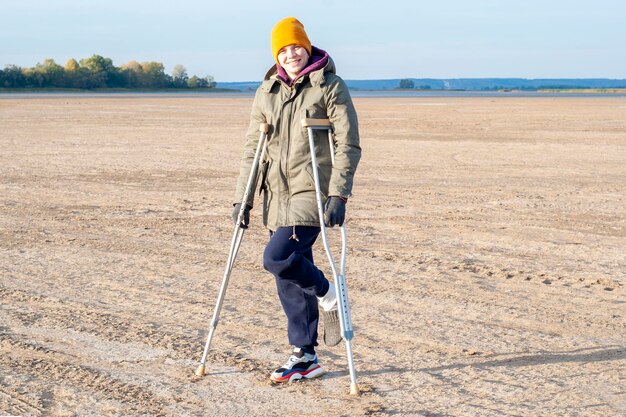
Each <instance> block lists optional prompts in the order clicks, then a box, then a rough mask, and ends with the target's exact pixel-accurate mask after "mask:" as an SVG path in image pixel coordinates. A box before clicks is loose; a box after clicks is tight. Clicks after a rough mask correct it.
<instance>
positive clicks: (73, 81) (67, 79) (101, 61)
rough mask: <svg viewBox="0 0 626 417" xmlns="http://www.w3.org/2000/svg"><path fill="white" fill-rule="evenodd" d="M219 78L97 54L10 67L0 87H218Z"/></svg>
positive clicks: (1, 74)
mask: <svg viewBox="0 0 626 417" xmlns="http://www.w3.org/2000/svg"><path fill="white" fill-rule="evenodd" d="M215 85H216V83H215V79H214V78H213V77H212V76H210V75H208V76H206V77H203V78H200V77H197V76H195V75H193V76H191V77H189V76H188V75H187V70H186V69H185V67H183V66H182V65H176V66H175V67H174V69H173V71H172V75H168V74H166V73H165V69H164V67H163V64H162V63H160V62H141V63H139V62H137V61H130V62H129V63H127V64H124V65H122V66H120V67H116V66H114V65H113V61H112V60H111V59H110V58H105V57H102V56H100V55H93V56H92V57H90V58H85V59H81V60H80V61H76V60H75V59H74V58H71V59H69V60H68V61H67V62H66V63H65V66H64V67H63V66H61V65H59V64H57V63H56V62H54V60H53V59H46V60H45V61H44V62H43V64H41V63H38V64H37V65H35V66H34V67H32V68H22V67H18V66H16V65H7V66H5V67H4V69H3V70H0V88H82V89H93V88H193V89H195V88H215Z"/></svg>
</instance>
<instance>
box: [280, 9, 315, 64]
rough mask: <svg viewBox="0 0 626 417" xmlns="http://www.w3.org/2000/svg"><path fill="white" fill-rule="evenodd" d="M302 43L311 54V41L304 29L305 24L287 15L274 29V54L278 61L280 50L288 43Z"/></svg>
mask: <svg viewBox="0 0 626 417" xmlns="http://www.w3.org/2000/svg"><path fill="white" fill-rule="evenodd" d="M293 44H296V45H300V46H302V47H304V49H306V51H307V52H308V53H309V56H311V41H310V40H309V37H308V36H307V35H306V32H305V31H304V25H303V24H302V23H300V21H299V20H298V19H296V18H295V17H286V18H284V19H283V20H281V21H279V22H278V23H276V25H275V26H274V28H273V29H272V55H273V56H274V59H275V60H276V62H278V52H279V51H280V50H281V49H282V48H283V47H285V46H287V45H293Z"/></svg>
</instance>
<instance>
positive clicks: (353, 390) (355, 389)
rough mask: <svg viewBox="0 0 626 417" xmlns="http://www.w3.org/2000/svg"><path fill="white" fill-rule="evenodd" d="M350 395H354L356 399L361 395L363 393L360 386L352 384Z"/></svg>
mask: <svg viewBox="0 0 626 417" xmlns="http://www.w3.org/2000/svg"><path fill="white" fill-rule="evenodd" d="M350 395H353V396H355V397H358V396H359V395H361V392H360V391H359V386H358V385H357V384H356V382H353V383H351V384H350Z"/></svg>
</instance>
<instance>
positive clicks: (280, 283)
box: [263, 226, 330, 353]
mask: <svg viewBox="0 0 626 417" xmlns="http://www.w3.org/2000/svg"><path fill="white" fill-rule="evenodd" d="M295 233H296V235H297V237H298V240H295V239H291V237H292V235H293V234H294V227H279V228H278V229H277V230H276V231H275V232H273V233H271V237H270V241H269V242H268V244H267V246H266V247H265V252H264V253H263V266H264V267H265V269H266V270H267V271H269V272H271V273H272V274H273V275H274V277H275V278H276V287H277V290H278V298H280V302H281V304H282V305H283V310H284V311H285V314H286V315H287V334H288V337H289V344H291V345H293V346H297V347H300V348H302V349H303V350H304V351H305V352H307V353H313V352H314V351H315V346H317V324H318V321H319V310H318V307H317V297H321V296H324V295H325V294H326V292H327V291H328V288H329V286H330V283H329V282H328V280H327V279H326V277H324V274H323V273H322V271H320V270H319V269H318V268H317V267H316V266H315V264H314V263H313V250H312V246H313V243H315V240H316V239H317V236H318V235H319V233H320V228H319V227H312V226H296V227H295Z"/></svg>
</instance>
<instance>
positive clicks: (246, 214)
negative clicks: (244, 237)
mask: <svg viewBox="0 0 626 417" xmlns="http://www.w3.org/2000/svg"><path fill="white" fill-rule="evenodd" d="M251 208H252V207H250V206H248V205H246V208H245V209H244V211H243V219H242V224H241V227H242V228H244V229H247V228H248V225H249V224H250V209H251ZM239 210H241V203H237V204H235V208H233V223H235V224H237V217H239Z"/></svg>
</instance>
